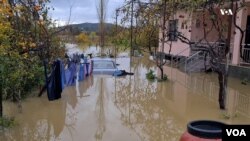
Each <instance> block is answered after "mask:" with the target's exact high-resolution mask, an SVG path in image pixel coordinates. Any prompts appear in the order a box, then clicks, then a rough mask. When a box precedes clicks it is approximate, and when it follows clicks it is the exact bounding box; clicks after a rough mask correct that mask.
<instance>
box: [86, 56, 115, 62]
mask: <svg viewBox="0 0 250 141" xmlns="http://www.w3.org/2000/svg"><path fill="white" fill-rule="evenodd" d="M91 60H93V61H113V60H112V58H99V57H98V58H92V59H91Z"/></svg>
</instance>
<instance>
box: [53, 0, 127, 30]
mask: <svg viewBox="0 0 250 141" xmlns="http://www.w3.org/2000/svg"><path fill="white" fill-rule="evenodd" d="M98 1H99V0H51V3H50V4H49V5H50V6H52V7H53V8H54V10H51V11H50V16H51V17H52V19H53V20H56V21H57V23H58V24H59V25H63V24H65V23H68V21H70V22H69V23H70V24H76V23H85V22H89V23H97V22H99V21H98V15H97V5H98ZM107 1H108V4H107V11H106V12H107V14H106V21H107V22H109V23H114V20H115V9H116V8H117V7H120V6H122V4H123V2H124V0H107ZM70 7H72V8H70ZM70 9H71V16H70ZM69 17H70V20H69Z"/></svg>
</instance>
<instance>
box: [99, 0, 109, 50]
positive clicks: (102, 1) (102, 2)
mask: <svg viewBox="0 0 250 141" xmlns="http://www.w3.org/2000/svg"><path fill="white" fill-rule="evenodd" d="M107 3H108V0H99V2H98V5H97V13H98V19H99V43H100V47H101V53H103V48H104V46H105V20H106V10H107V9H106V8H107Z"/></svg>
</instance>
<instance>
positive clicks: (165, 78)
mask: <svg viewBox="0 0 250 141" xmlns="http://www.w3.org/2000/svg"><path fill="white" fill-rule="evenodd" d="M167 80H168V76H167V75H166V74H164V75H163V78H162V79H158V80H157V81H158V82H164V81H167Z"/></svg>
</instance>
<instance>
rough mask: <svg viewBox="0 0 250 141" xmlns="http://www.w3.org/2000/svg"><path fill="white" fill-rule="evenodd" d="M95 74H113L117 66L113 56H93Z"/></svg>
mask: <svg viewBox="0 0 250 141" xmlns="http://www.w3.org/2000/svg"><path fill="white" fill-rule="evenodd" d="M92 61H93V74H105V75H113V74H114V72H116V71H117V70H118V69H117V66H116V64H115V62H114V61H113V60H112V59H111V58H93V59H92Z"/></svg>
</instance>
